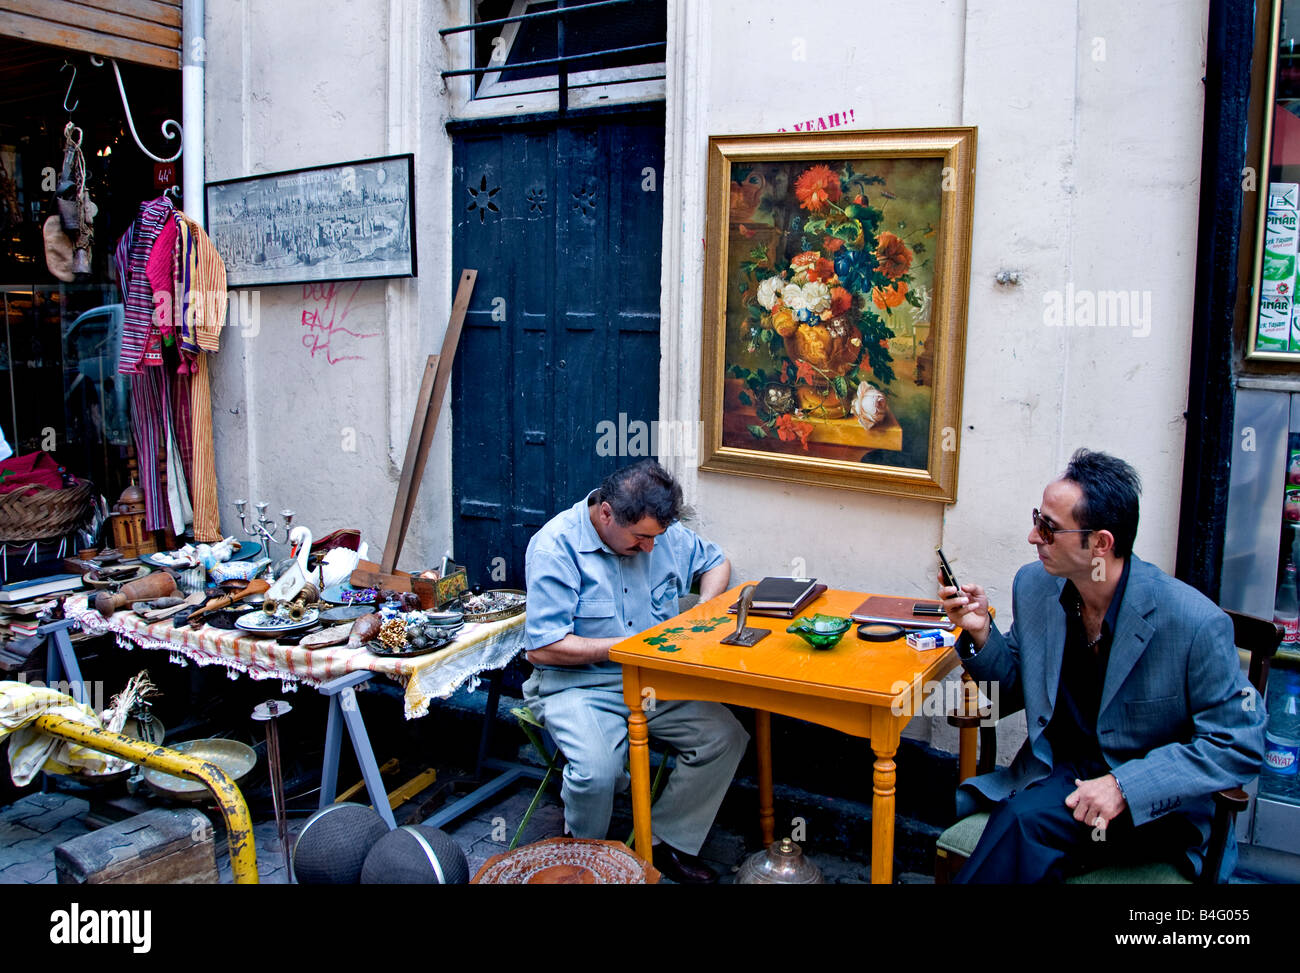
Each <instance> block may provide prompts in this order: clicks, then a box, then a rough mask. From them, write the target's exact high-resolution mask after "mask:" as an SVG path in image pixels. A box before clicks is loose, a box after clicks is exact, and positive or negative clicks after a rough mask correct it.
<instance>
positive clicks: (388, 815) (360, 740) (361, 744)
mask: <svg viewBox="0 0 1300 973" xmlns="http://www.w3.org/2000/svg"><path fill="white" fill-rule="evenodd" d="M339 696H340V697H341V699H340V704H339V705H340V709H342V711H343V722H344V723H345V724H346V725H347V728H348V736H350V737H351V738H352V751H353V753H355V754H356V755H357V764H358V765H359V766H360V767H361V779H362V780H364V781H365V782H366V790H367V791H369V792H370V801H371V803H372V804H373V805H374V808H375V810H376V811H378V812H379V816H380V817H381V818H383V819H384V824H386V825H388V830H389V831H393V830H395V829H396V828H397V821H396V819H395V818H394V817H393V809H392V808H391V807H389V806H388V792H387V791H386V790H385V789H384V778H383V777H382V776H381V775H380V773H379V764H377V763H376V762H375V752H374V750H373V749H371V747H370V736H369V734H367V733H366V724H365V721H364V720H362V719H361V711H360V710H359V709H357V699H356V692H355V690H353V689H351V688H348V689H345V690H343V692H341V693H339Z"/></svg>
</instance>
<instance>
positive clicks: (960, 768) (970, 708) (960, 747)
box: [957, 672, 980, 782]
mask: <svg viewBox="0 0 1300 973" xmlns="http://www.w3.org/2000/svg"><path fill="white" fill-rule="evenodd" d="M961 691H962V715H963V716H973V715H975V714H976V713H978V712H979V708H980V699H979V696H980V694H979V688H978V687H977V686H976V685H975V680H974V679H972V678H971V677H970V673H968V672H963V673H962V674H961ZM978 747H979V727H977V726H963V727H962V728H961V729H960V730H959V731H958V732H957V780H958V782H960V781H963V780H966V779H967V778H968V777H974V776H975V751H976V750H977V749H978Z"/></svg>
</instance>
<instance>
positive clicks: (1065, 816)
mask: <svg viewBox="0 0 1300 973" xmlns="http://www.w3.org/2000/svg"><path fill="white" fill-rule="evenodd" d="M1095 776H1097V774H1096V773H1095V772H1092V771H1091V769H1083V768H1079V767H1076V766H1075V765H1074V764H1073V763H1066V764H1063V765H1060V766H1057V767H1056V768H1054V769H1053V770H1052V773H1051V774H1050V775H1049V776H1048V777H1045V778H1044V779H1043V780H1040V781H1038V782H1037V783H1034V784H1031V785H1029V786H1028V787H1026V788H1025V789H1024V790H1021V791H1017V792H1016V794H1015V795H1014V796H1013V797H1009V798H1007V799H1006V800H1003V801H1001V802H999V803H998V804H996V805H991V806H990V804H989V802H988V801H987V800H985V799H984V798H983V797H982V796H978V800H979V801H981V802H982V804H983V806H982V807H980V806H978V805H977V806H976V807H974V808H971V805H970V803H969V800H970V797H972V796H975V795H974V794H973V792H972V791H970V790H969V789H962V790H960V791H959V792H958V794H959V799H958V810H959V813H960V812H963V811H967V810H968V809H973V810H981V809H989V810H990V812H991V813H990V815H989V822H988V825H987V826H986V827H985V828H984V834H983V835H982V836H981V837H980V840H979V844H977V845H976V846H975V850H974V852H972V853H971V856H970V860H969V861H967V863H966V864H965V865H964V866H962V869H961V871H960V872H958V874H957V876H956V878H955V879H954V882H956V883H958V884H1003V885H1006V884H1013V883H1014V884H1031V883H1035V882H1060V881H1062V880H1064V879H1066V878H1068V877H1069V876H1071V875H1075V874H1078V873H1080V872H1084V871H1088V870H1089V869H1092V868H1097V867H1099V866H1101V865H1104V864H1107V863H1109V862H1115V861H1124V860H1134V859H1141V860H1151V859H1152V858H1167V859H1169V860H1171V861H1176V862H1177V863H1178V864H1179V866H1180V867H1183V868H1186V869H1190V865H1189V864H1188V863H1187V861H1186V856H1185V854H1183V852H1185V851H1186V850H1187V849H1188V848H1189V847H1194V846H1196V845H1198V844H1200V840H1201V836H1200V832H1199V831H1198V830H1197V829H1196V827H1195V826H1194V825H1192V824H1191V822H1189V821H1188V820H1187V819H1186V818H1184V817H1181V816H1179V815H1176V814H1168V815H1165V816H1164V817H1162V818H1158V819H1157V820H1155V821H1151V822H1149V823H1147V824H1144V825H1143V826H1142V827H1140V828H1135V827H1134V826H1133V818H1132V816H1131V815H1130V814H1129V812H1128V811H1127V810H1126V811H1124V812H1123V813H1122V814H1120V815H1119V817H1117V818H1115V820H1113V821H1111V822H1110V824H1109V826H1108V827H1107V828H1106V830H1105V831H1104V832H1102V831H1099V830H1098V829H1096V828H1095V827H1094V826H1093V825H1092V824H1084V823H1083V822H1081V821H1076V820H1075V819H1074V812H1073V811H1072V810H1071V809H1070V808H1068V807H1066V806H1065V799H1066V797H1068V796H1069V794H1070V792H1071V791H1073V790H1074V789H1075V783H1074V781H1075V778H1076V777H1077V778H1079V779H1080V780H1087V779H1089V778H1091V777H1095ZM963 805H964V806H963ZM1103 835H1104V838H1103V837H1102V836H1103Z"/></svg>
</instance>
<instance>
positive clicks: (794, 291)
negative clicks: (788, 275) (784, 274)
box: [781, 284, 807, 311]
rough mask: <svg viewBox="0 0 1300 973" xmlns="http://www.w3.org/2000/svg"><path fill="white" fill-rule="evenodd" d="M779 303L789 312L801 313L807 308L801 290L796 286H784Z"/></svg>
mask: <svg viewBox="0 0 1300 973" xmlns="http://www.w3.org/2000/svg"><path fill="white" fill-rule="evenodd" d="M781 301H782V303H784V304H785V306H786V307H788V308H789V309H790V310H791V311H802V310H803V309H804V308H805V307H806V306H807V305H806V304H805V303H804V299H803V288H802V287H800V286H799V285H798V284H786V285H785V289H784V290H782V291H781Z"/></svg>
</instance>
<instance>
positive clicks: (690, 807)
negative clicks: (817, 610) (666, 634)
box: [523, 459, 749, 883]
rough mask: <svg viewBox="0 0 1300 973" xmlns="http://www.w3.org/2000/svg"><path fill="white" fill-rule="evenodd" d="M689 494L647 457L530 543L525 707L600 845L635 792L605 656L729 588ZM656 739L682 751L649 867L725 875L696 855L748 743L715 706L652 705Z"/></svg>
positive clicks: (699, 879) (571, 818)
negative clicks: (685, 521) (623, 800)
mask: <svg viewBox="0 0 1300 973" xmlns="http://www.w3.org/2000/svg"><path fill="white" fill-rule="evenodd" d="M681 504H682V489H681V487H680V486H679V485H678V484H677V483H676V482H675V481H674V480H673V478H672V477H671V476H670V475H669V473H668V471H667V470H665V469H664V468H663V467H662V466H660V465H659V464H658V463H657V462H655V461H654V460H652V459H647V460H642V461H641V462H639V463H635V464H633V465H631V466H628V467H625V468H624V469H621V470H619V471H618V472H616V473H613V474H611V475H610V476H609V477H608V478H607V479H606V480H605V482H604V483H602V484H601V487H600V489H599V490H596V491H595V492H593V493H592V494H590V495H589V496H587V497H585V498H583V499H582V500H580V501H578V502H577V503H576V504H574V505H573V506H572V507H570V508H569V509H568V510H566V511H564V512H563V513H561V514H558V515H557V516H555V517H554V518H552V519H551V520H550V521H549V522H548V523H547V524H546V525H545V526H544V527H543V528H542V529H541V530H539V531H538V532H537V533H536V534H535V535H534V536H533V539H532V540H531V541H529V544H528V555H527V562H526V563H527V575H528V620H527V626H526V633H527V642H528V648H529V652H528V660H529V661H530V662H531V663H532V664H533V665H534V667H535V669H534V672H533V674H532V676H531V677H530V678H529V679H528V681H527V682H525V683H524V687H523V688H524V699H525V700H526V701H527V703H528V705H529V706H530V707H531V708H532V710H533V712H534V713H535V714H536V715H537V717H538V718H539V719H540V720H542V721H543V722H544V723H545V724H546V728H547V729H548V730H549V731H550V733H551V735H552V736H553V737H554V738H555V742H556V743H557V744H558V745H559V747H560V750H561V751H563V753H564V755H565V757H566V758H567V760H568V763H567V764H566V765H565V767H564V781H563V785H562V787H561V796H562V798H563V800H564V817H565V822H566V823H567V824H568V828H569V831H570V832H571V833H572V834H573V835H574V836H576V837H579V838H604V837H606V834H607V832H608V830H609V821H610V815H611V813H612V810H613V805H614V794H615V792H616V791H621V790H625V789H626V788H627V786H628V774H627V717H628V710H627V707H626V706H625V705H624V703H623V670H622V667H621V666H620V665H618V664H617V663H615V662H610V661H609V650H610V648H611V647H612V646H614V645H615V644H617V643H618V642H621V641H622V640H623V639H626V638H628V637H629V636H631V635H635V634H637V633H638V632H643V631H645V630H646V629H648V628H652V627H654V626H655V625H657V624H658V623H659V622H662V621H665V620H667V619H669V618H672V617H673V616H674V615H676V614H677V613H678V607H677V601H678V598H679V597H680V596H681V595H684V594H686V593H687V592H688V591H690V590H691V584H692V582H693V580H694V579H695V578H697V577H698V578H699V581H700V598H701V599H702V600H707V599H709V598H712V597H714V596H716V595H719V594H721V593H722V592H724V591H726V589H727V585H728V583H729V582H730V580H731V564H730V562H729V561H728V560H727V559H726V558H725V557H724V556H723V554H722V551H721V549H720V548H719V547H718V546H717V545H716V544H712V543H710V542H709V541H706V540H704V539H703V538H702V537H700V536H699V535H698V534H696V533H695V532H694V531H693V530H691V529H690V528H688V527H685V526H683V525H682V524H680V523H678V522H677V517H678V515H679V513H680V511H681ZM646 718H647V722H648V725H649V730H650V735H651V736H652V737H654V738H656V739H658V740H662V741H664V742H665V743H667V744H669V745H670V746H671V747H672V748H673V749H674V750H676V751H677V767H676V769H675V770H674V771H673V773H672V775H671V776H670V777H669V780H668V785H667V787H665V788H664V792H663V794H662V795H661V796H660V798H659V800H658V802H657V803H656V804H655V813H654V828H655V839H656V842H655V843H656V847H657V852H656V855H655V862H656V864H657V865H658V866H659V867H660V869H661V870H662V871H663V872H664V874H665V875H667V876H668V877H669V878H672V879H674V880H676V881H681V882H690V883H708V882H714V881H716V880H717V876H716V875H714V873H713V872H712V871H711V870H710V869H708V868H707V867H706V866H704V865H703V864H702V863H701V862H700V861H699V860H698V859H697V858H696V857H695V856H696V855H697V854H698V852H699V850H700V847H701V846H702V845H703V844H704V839H705V837H706V836H707V835H708V832H709V828H710V827H712V825H713V819H714V817H715V816H716V814H717V812H718V807H719V806H720V805H721V804H722V798H723V796H724V795H725V794H726V792H727V787H728V786H729V785H730V783H731V779H732V777H733V775H734V774H735V772H736V766H737V764H739V763H740V758H741V756H742V755H743V754H744V752H745V746H746V744H747V743H748V741H749V735H748V734H747V733H746V732H745V730H744V729H743V728H742V727H741V725H740V723H739V722H737V720H736V718H735V717H734V716H732V715H731V713H730V712H729V711H728V710H727V709H726V707H724V706H722V705H720V704H718V703H702V702H695V701H690V700H673V701H658V700H653V699H652V700H649V701H648V702H647V705H646Z"/></svg>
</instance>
